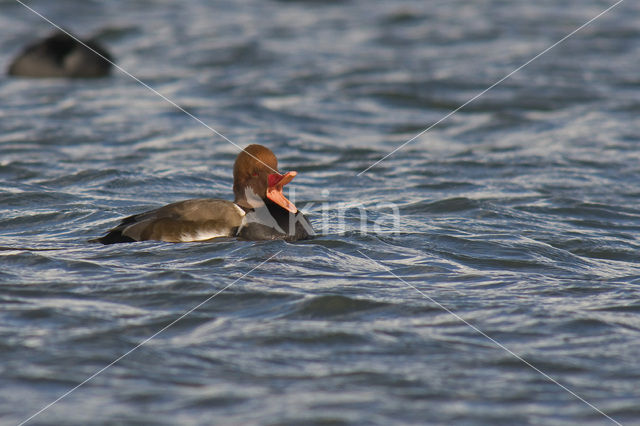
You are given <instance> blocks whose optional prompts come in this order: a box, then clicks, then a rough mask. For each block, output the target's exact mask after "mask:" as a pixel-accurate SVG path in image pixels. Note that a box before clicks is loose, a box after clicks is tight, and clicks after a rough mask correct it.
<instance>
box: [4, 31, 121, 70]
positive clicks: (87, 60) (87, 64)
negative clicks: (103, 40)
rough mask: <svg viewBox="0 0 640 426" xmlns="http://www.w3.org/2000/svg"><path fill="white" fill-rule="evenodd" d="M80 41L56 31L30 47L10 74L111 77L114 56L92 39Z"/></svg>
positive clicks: (19, 57) (14, 63) (10, 68)
mask: <svg viewBox="0 0 640 426" xmlns="http://www.w3.org/2000/svg"><path fill="white" fill-rule="evenodd" d="M78 40H79V39H78V38H77V37H75V36H71V35H70V34H69V33H66V32H63V31H55V32H54V33H52V34H51V35H49V36H48V37H46V38H44V39H42V40H40V41H38V42H36V43H34V44H31V45H29V46H27V47H26V48H25V49H24V50H23V51H22V53H20V54H19V55H18V56H17V57H16V58H15V59H14V60H13V62H12V63H11V65H9V70H8V74H9V75H12V76H19V77H38V78H46V77H67V78H92V77H104V76H107V75H109V73H110V72H111V67H112V62H113V57H112V56H111V54H109V52H107V50H106V49H105V48H104V47H102V46H101V45H99V44H98V43H97V42H96V41H95V40H93V39H85V40H82V42H79V41H78ZM83 43H84V44H83ZM85 45H86V46H85ZM87 46H89V47H90V48H91V49H93V50H95V51H96V52H98V53H99V54H100V55H102V56H103V57H100V56H99V55H97V54H96V53H95V52H93V51H91V49H89V48H87Z"/></svg>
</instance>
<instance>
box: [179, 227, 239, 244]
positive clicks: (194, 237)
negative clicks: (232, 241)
mask: <svg viewBox="0 0 640 426" xmlns="http://www.w3.org/2000/svg"><path fill="white" fill-rule="evenodd" d="M228 236H229V235H228V234H226V233H224V232H221V231H216V230H211V231H198V232H196V233H193V234H182V235H181V236H180V242H181V243H190V242H194V241H207V240H210V239H212V238H218V237H228Z"/></svg>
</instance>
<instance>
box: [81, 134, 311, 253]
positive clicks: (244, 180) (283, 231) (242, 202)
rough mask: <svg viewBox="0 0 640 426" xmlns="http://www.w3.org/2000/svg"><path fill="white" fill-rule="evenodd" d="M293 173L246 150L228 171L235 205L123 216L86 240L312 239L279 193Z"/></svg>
mask: <svg viewBox="0 0 640 426" xmlns="http://www.w3.org/2000/svg"><path fill="white" fill-rule="evenodd" d="M296 174H297V173H296V172H287V173H285V174H281V173H279V172H278V160H277V159H276V156H275V155H274V154H273V152H271V150H270V149H269V148H266V147H264V146H262V145H249V146H248V147H246V148H245V149H244V150H243V151H242V152H241V153H240V154H239V155H238V157H237V158H236V162H235V164H234V166H233V193H234V195H235V201H234V202H231V201H226V200H219V199H210V198H199V199H192V200H185V201H180V202H177V203H172V204H168V205H166V206H164V207H160V208H158V209H155V210H151V211H148V212H145V213H140V214H136V215H133V216H129V217H127V218H125V219H123V220H122V222H120V224H119V225H118V226H116V227H115V228H113V229H111V230H110V231H109V232H108V233H107V235H105V236H103V237H101V238H97V239H95V240H91V241H92V242H100V243H102V244H114V243H129V242H134V241H145V240H157V241H167V242H172V243H179V242H190V241H206V240H211V239H213V238H218V237H239V238H241V239H246V240H275V239H283V240H288V241H295V240H300V239H306V238H310V237H312V236H314V232H313V228H312V227H311V224H310V223H309V221H308V220H307V218H306V217H305V216H304V215H303V214H302V212H300V211H299V210H298V209H297V208H296V206H295V205H293V203H292V202H291V201H289V200H287V199H286V198H285V196H284V194H283V193H282V188H283V186H284V185H286V184H287V183H289V182H291V180H292V179H293V178H294V177H295V176H296Z"/></svg>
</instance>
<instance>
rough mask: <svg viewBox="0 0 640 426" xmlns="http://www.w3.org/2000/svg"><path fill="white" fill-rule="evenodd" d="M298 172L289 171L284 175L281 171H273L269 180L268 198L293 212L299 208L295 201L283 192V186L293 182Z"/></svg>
mask: <svg viewBox="0 0 640 426" xmlns="http://www.w3.org/2000/svg"><path fill="white" fill-rule="evenodd" d="M297 174H298V172H287V173H285V174H283V175H281V174H279V173H272V174H270V175H269V176H268V180H267V198H268V199H270V200H271V201H273V202H274V203H276V204H277V205H279V206H280V207H282V208H283V209H287V210H289V211H290V212H291V213H296V212H297V211H298V209H297V208H296V206H294V205H293V203H292V202H291V201H289V200H287V199H286V198H285V196H284V194H283V193H282V188H283V187H284V186H285V185H286V184H288V183H289V182H291V181H292V180H293V178H294V177H296V175H297Z"/></svg>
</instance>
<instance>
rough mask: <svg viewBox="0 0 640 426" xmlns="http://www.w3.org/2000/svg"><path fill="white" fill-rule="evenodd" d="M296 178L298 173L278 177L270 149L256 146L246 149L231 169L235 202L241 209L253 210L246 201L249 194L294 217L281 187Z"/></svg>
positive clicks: (293, 211)
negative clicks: (274, 204)
mask: <svg viewBox="0 0 640 426" xmlns="http://www.w3.org/2000/svg"><path fill="white" fill-rule="evenodd" d="M296 174H297V172H287V173H285V174H280V172H278V159H277V158H276V156H275V155H274V154H273V152H271V150H270V149H269V148H267V147H264V146H262V145H257V144H254V145H249V146H248V147H246V148H245V149H244V150H243V151H242V152H241V153H240V154H238V158H236V162H235V164H234V165H233V193H234V195H235V202H236V203H237V204H238V205H240V206H242V207H246V208H252V207H255V206H254V205H253V203H251V202H250V200H249V199H248V193H252V194H255V195H256V196H257V197H259V198H260V199H263V200H264V199H269V200H271V201H273V202H274V203H276V204H278V205H279V206H280V207H282V208H283V209H286V210H288V211H290V212H291V213H296V212H297V211H298V209H297V208H296V206H294V205H293V203H292V202H291V201H289V200H287V199H286V198H285V196H284V194H283V193H282V188H283V187H284V185H286V184H287V183H289V182H291V180H292V179H293V178H294V177H295V176H296ZM247 190H249V191H247Z"/></svg>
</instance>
